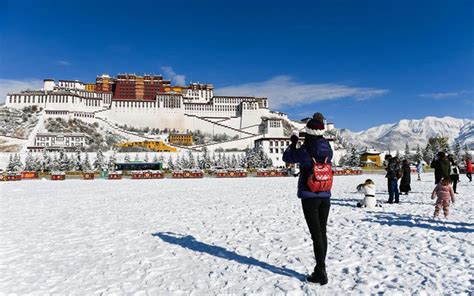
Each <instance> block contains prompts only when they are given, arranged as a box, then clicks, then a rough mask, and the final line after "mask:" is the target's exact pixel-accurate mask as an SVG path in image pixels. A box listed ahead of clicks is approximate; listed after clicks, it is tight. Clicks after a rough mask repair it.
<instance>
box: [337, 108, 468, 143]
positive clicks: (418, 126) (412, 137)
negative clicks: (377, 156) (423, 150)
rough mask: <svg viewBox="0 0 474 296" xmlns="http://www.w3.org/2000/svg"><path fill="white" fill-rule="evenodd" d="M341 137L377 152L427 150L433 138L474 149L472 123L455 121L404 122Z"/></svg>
mask: <svg viewBox="0 0 474 296" xmlns="http://www.w3.org/2000/svg"><path fill="white" fill-rule="evenodd" d="M339 132H340V136H342V137H343V138H344V139H345V140H346V141H347V142H349V143H352V144H354V145H356V146H357V147H375V148H377V149H384V150H385V149H392V150H394V149H400V150H402V149H404V147H405V143H408V144H409V146H410V147H412V148H415V147H416V146H417V145H420V147H424V146H426V143H427V142H428V139H429V138H431V137H440V136H444V137H448V138H449V142H450V143H454V142H455V141H456V140H458V141H459V142H460V143H461V144H462V145H464V144H467V145H468V146H469V147H470V148H473V147H474V123H473V120H469V119H458V118H453V117H443V118H437V117H431V116H428V117H425V118H423V119H414V120H407V119H403V120H401V121H400V122H397V123H391V124H383V125H380V126H377V127H373V128H370V129H368V130H366V131H361V132H352V131H350V130H348V129H340V130H339Z"/></svg>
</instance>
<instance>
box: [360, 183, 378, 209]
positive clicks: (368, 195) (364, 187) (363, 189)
mask: <svg viewBox="0 0 474 296" xmlns="http://www.w3.org/2000/svg"><path fill="white" fill-rule="evenodd" d="M357 191H358V192H360V193H363V194H364V195H365V197H364V199H363V200H362V202H358V203H357V206H358V207H359V208H361V207H364V208H365V207H367V208H375V207H380V205H379V204H377V199H376V198H375V183H374V181H372V180H371V179H367V180H365V182H364V183H362V184H359V185H357Z"/></svg>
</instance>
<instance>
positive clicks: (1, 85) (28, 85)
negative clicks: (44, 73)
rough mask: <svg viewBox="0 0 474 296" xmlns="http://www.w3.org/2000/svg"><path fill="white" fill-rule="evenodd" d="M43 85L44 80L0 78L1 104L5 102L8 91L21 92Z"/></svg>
mask: <svg viewBox="0 0 474 296" xmlns="http://www.w3.org/2000/svg"><path fill="white" fill-rule="evenodd" d="M42 87H43V80H39V79H30V80H12V79H1V78H0V104H3V103H4V102H5V98H6V96H7V93H11V92H19V91H22V90H27V89H40V88H42Z"/></svg>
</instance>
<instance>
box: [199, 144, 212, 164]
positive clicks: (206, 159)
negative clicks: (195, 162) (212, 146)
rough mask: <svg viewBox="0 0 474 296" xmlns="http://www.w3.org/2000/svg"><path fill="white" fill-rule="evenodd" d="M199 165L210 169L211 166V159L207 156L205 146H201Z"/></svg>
mask: <svg viewBox="0 0 474 296" xmlns="http://www.w3.org/2000/svg"><path fill="white" fill-rule="evenodd" d="M199 167H200V168H201V169H210V168H211V167H212V160H211V158H210V156H209V152H208V150H207V147H205V146H204V148H202V158H201V159H200V162H199Z"/></svg>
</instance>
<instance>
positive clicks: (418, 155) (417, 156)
mask: <svg viewBox="0 0 474 296" xmlns="http://www.w3.org/2000/svg"><path fill="white" fill-rule="evenodd" d="M413 160H414V161H421V160H423V153H422V152H421V148H420V145H418V146H417V147H416V153H415V157H414V159H413Z"/></svg>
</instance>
